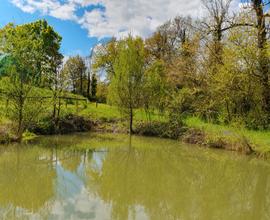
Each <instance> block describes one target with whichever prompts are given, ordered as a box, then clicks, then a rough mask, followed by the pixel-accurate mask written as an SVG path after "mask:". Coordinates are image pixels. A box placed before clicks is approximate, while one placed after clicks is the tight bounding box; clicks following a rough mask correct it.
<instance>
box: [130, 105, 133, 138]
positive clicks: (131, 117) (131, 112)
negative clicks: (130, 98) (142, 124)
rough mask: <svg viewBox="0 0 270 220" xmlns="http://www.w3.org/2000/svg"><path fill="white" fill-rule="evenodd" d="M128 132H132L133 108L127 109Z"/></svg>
mask: <svg viewBox="0 0 270 220" xmlns="http://www.w3.org/2000/svg"><path fill="white" fill-rule="evenodd" d="M129 133H130V134H133V108H130V109H129Z"/></svg>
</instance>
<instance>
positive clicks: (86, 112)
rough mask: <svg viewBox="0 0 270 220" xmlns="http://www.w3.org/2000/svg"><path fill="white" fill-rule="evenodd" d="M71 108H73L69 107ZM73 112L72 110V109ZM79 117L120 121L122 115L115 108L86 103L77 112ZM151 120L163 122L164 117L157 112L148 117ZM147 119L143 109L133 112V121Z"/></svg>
mask: <svg viewBox="0 0 270 220" xmlns="http://www.w3.org/2000/svg"><path fill="white" fill-rule="evenodd" d="M71 108H74V106H73V107H71ZM73 111H74V109H73ZM79 114H80V115H82V116H84V117H88V118H90V119H96V120H98V119H104V118H105V119H109V120H114V119H122V118H123V115H121V113H120V111H119V109H118V108H117V107H116V106H110V105H107V104H98V105H97V106H96V103H88V104H87V106H86V108H85V109H83V110H81V111H80V112H79ZM150 117H151V120H153V121H164V120H165V117H164V116H161V115H160V114H158V113H157V112H153V113H151V115H150ZM147 120H148V117H147V115H146V113H145V111H144V110H143V109H138V110H136V111H135V115H134V121H135V122H136V121H147Z"/></svg>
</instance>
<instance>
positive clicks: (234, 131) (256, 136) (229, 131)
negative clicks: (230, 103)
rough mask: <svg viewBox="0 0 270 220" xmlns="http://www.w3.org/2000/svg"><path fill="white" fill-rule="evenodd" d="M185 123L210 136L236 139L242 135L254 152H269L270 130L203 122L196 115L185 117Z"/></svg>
mask: <svg viewBox="0 0 270 220" xmlns="http://www.w3.org/2000/svg"><path fill="white" fill-rule="evenodd" d="M185 123H186V125H187V126H188V127H189V128H196V129H199V130H202V131H204V132H205V133H207V134H208V135H210V136H211V137H213V136H216V137H221V138H224V139H230V140H232V141H237V140H239V137H240V138H241V137H244V138H245V139H246V140H247V141H248V142H249V143H250V145H251V146H252V149H253V150H254V151H255V152H257V153H259V154H266V153H269V152H270V131H254V130H248V129H246V128H236V127H230V126H226V125H217V124H212V123H207V122H204V121H202V120H201V119H199V118H196V117H191V118H187V119H186V120H185Z"/></svg>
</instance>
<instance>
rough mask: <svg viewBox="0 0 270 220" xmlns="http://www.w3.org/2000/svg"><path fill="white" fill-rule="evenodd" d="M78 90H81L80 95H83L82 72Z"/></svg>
mask: <svg viewBox="0 0 270 220" xmlns="http://www.w3.org/2000/svg"><path fill="white" fill-rule="evenodd" d="M80 90H81V95H83V72H81V79H80Z"/></svg>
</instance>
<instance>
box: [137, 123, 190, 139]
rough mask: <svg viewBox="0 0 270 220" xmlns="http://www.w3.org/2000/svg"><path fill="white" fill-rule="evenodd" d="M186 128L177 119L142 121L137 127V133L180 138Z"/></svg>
mask: <svg viewBox="0 0 270 220" xmlns="http://www.w3.org/2000/svg"><path fill="white" fill-rule="evenodd" d="M185 131H186V128H185V127H183V124H182V123H181V124H179V123H178V122H177V121H170V122H157V121H155V122H148V123H147V122H141V123H139V124H138V125H137V126H136V128H135V131H134V132H135V133H136V134H139V135H144V136H155V137H162V138H171V139H178V138H179V137H180V136H181V135H182V134H183V133H184V132H185Z"/></svg>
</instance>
